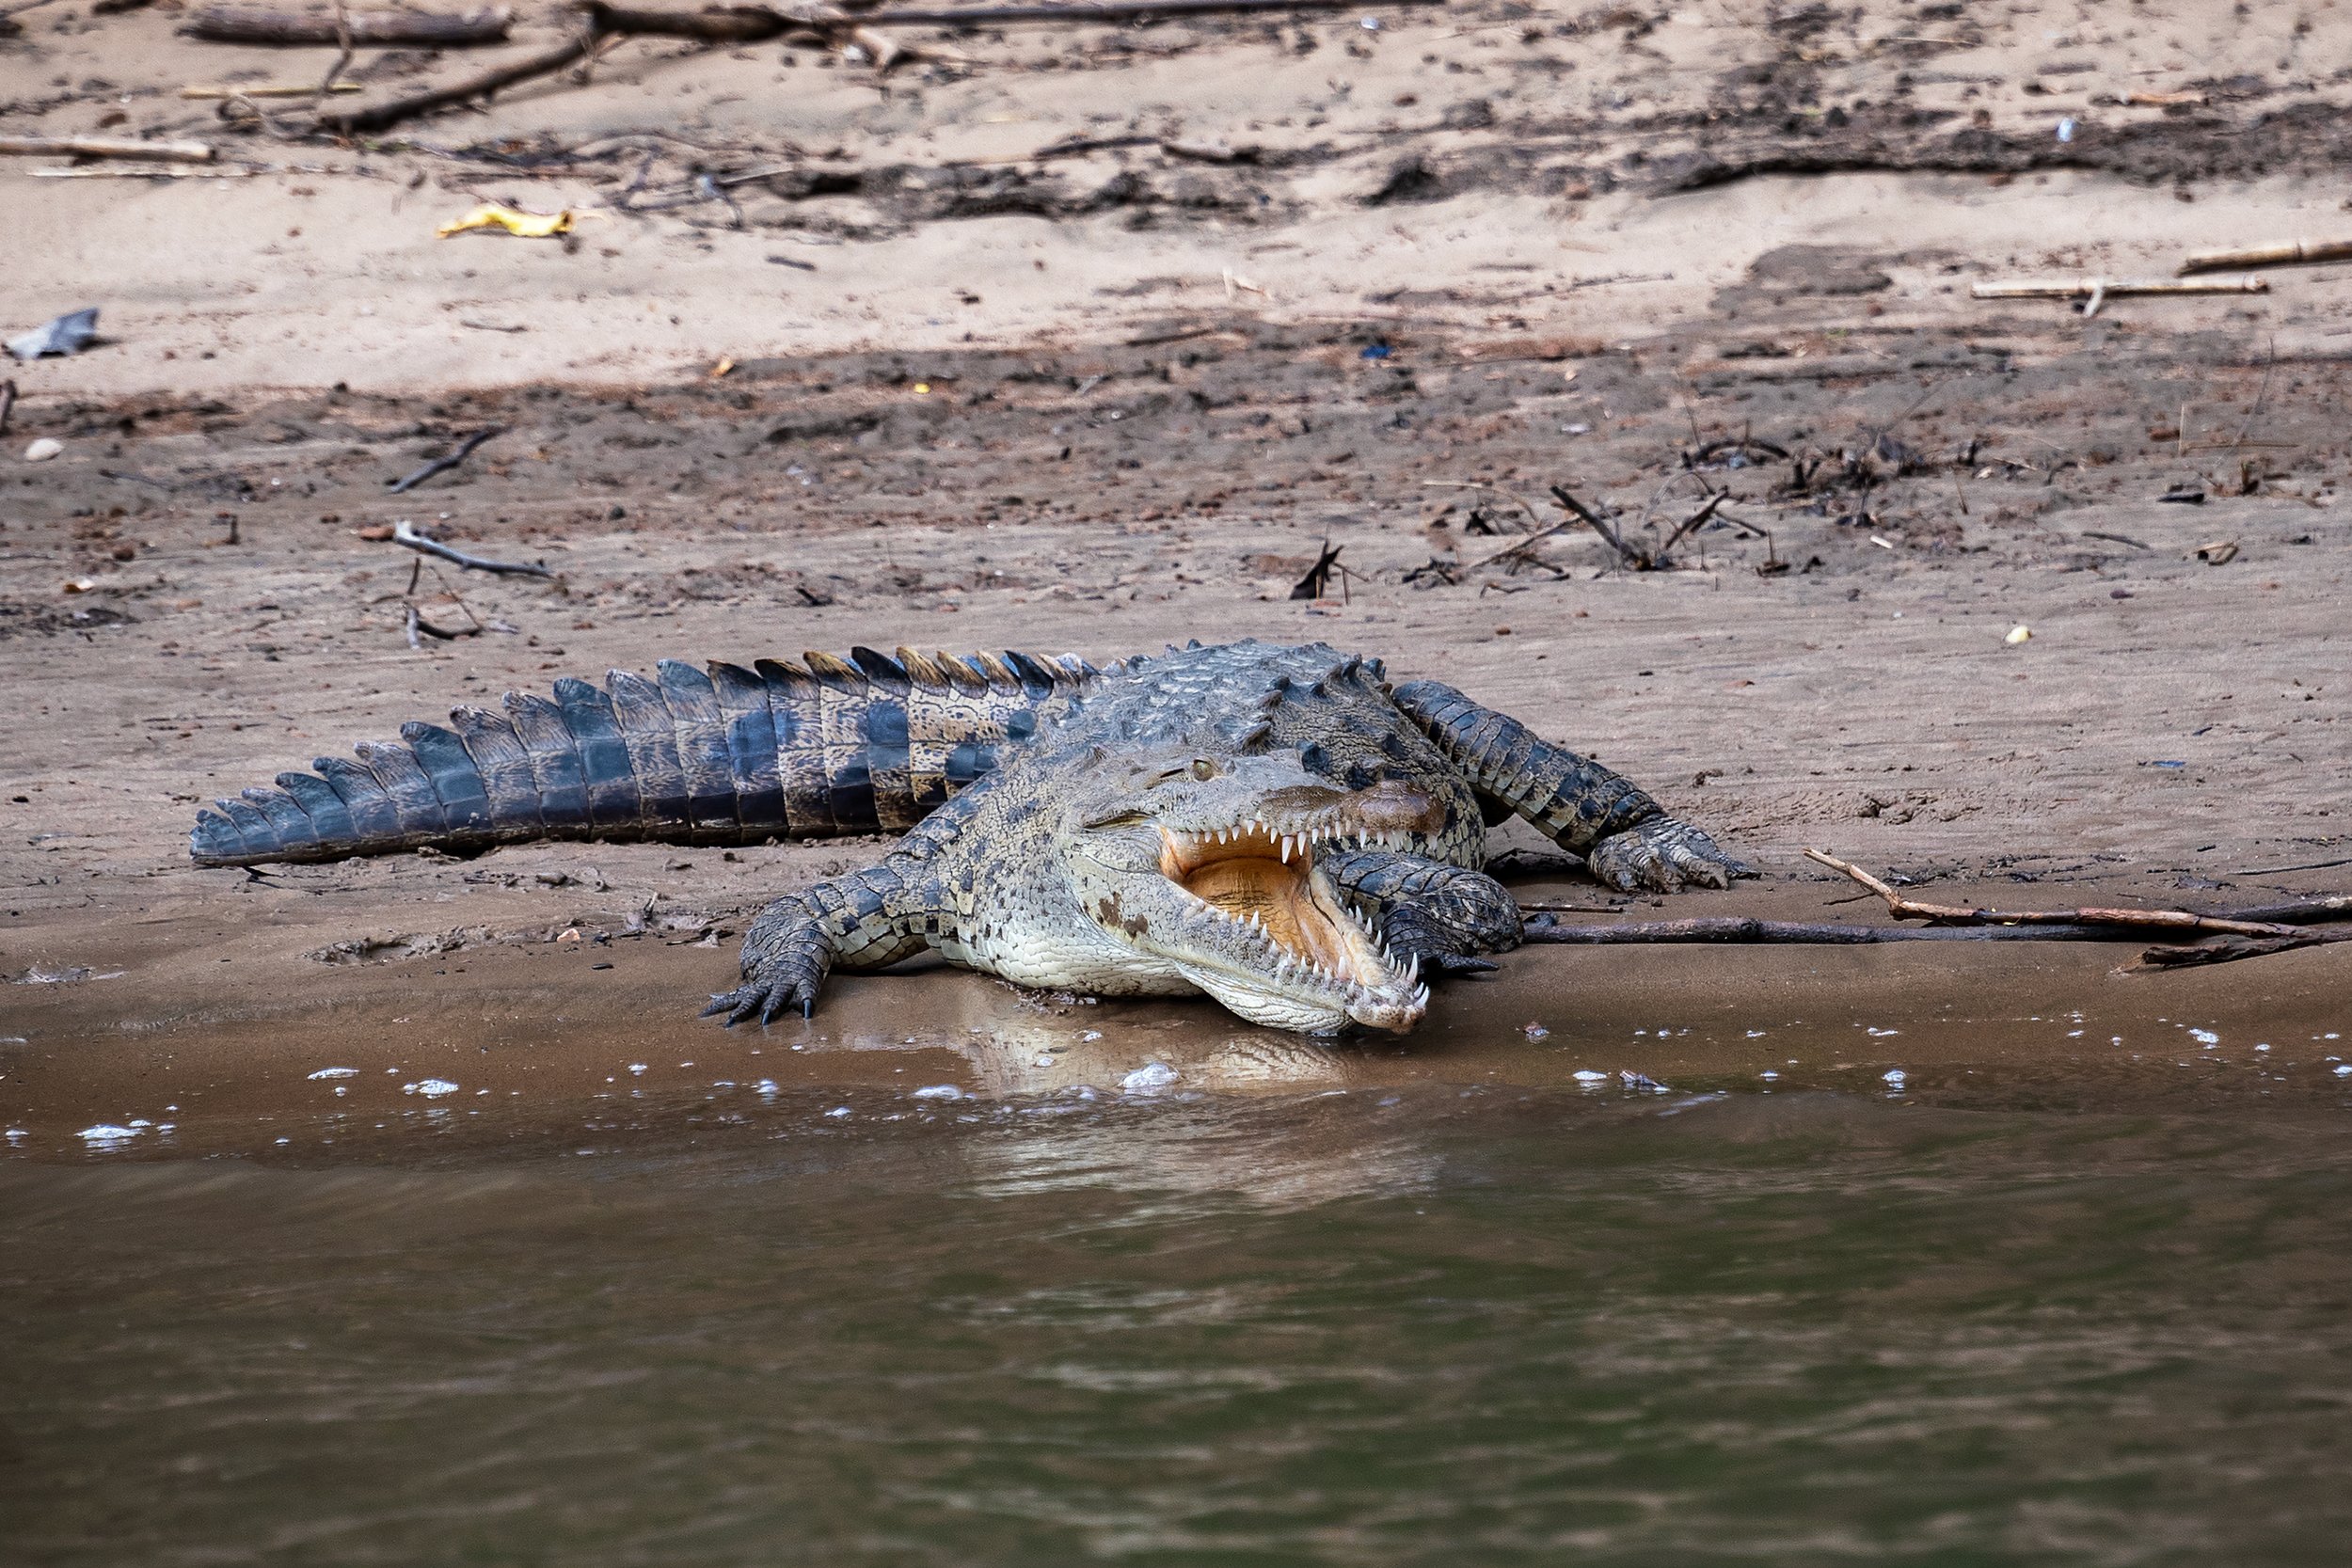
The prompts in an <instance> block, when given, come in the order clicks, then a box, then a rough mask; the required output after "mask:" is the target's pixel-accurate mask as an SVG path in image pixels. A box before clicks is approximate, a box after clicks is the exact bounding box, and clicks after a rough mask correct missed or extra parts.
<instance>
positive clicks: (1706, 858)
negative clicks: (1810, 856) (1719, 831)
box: [1584, 816, 1759, 893]
mask: <svg viewBox="0 0 2352 1568" xmlns="http://www.w3.org/2000/svg"><path fill="white" fill-rule="evenodd" d="M1584 863H1585V864H1586V865H1587V866H1588V867H1589V868H1590V869H1591V870H1592V873H1593V875H1594V876H1595V877H1597V878H1598V879H1600V880H1602V881H1604V882H1606V883H1608V884H1609V885H1610V886H1611V887H1613V888H1615V889H1616V890H1617V891H1618V892H1619V893H1634V892H1638V891H1640V890H1642V889H1644V888H1647V889H1650V890H1653V891H1655V892H1659V893H1672V892H1674V891H1675V890H1676V889H1677V888H1684V887H1718V888H1721V887H1729V886H1730V885H1731V884H1732V881H1733V879H1736V878H1740V877H1754V876H1756V875H1758V874H1759V873H1758V872H1757V871H1756V867H1754V866H1752V865H1750V864H1748V863H1746V862H1745V861H1741V860H1737V859H1735V858H1733V857H1732V856H1730V855H1727V854H1725V853H1724V851H1723V850H1722V849H1720V848H1718V847H1716V844H1715V841H1714V840H1713V839H1711V838H1709V837H1708V836H1707V835H1706V834H1705V833H1703V832H1700V831H1699V830H1698V829H1696V828H1693V827H1692V826H1691V825H1690V824H1689V823H1688V822H1682V821H1678V820H1677V819H1676V818H1674V817H1671V816H1653V817H1651V818H1650V819H1649V820H1648V821H1646V822H1644V823H1642V824H1641V825H1640V826H1639V827H1635V828H1629V829H1627V830H1626V831H1625V832H1621V833H1613V834H1612V835H1611V836H1609V837H1607V838H1604V839H1602V840H1601V841H1600V842H1599V843H1598V844H1596V845H1594V846H1593V847H1592V848H1591V849H1590V850H1589V851H1587V852H1586V854H1585V857H1584Z"/></svg>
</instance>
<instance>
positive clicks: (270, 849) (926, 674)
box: [188, 648, 1100, 865]
mask: <svg viewBox="0 0 2352 1568" xmlns="http://www.w3.org/2000/svg"><path fill="white" fill-rule="evenodd" d="M1099 674H1100V672H1099V671H1097V670H1096V669H1095V668H1094V666H1092V665H1090V664H1089V663H1087V662H1086V661H1085V660H1084V659H1081V658H1077V657H1073V656H1070V655H1065V656H1063V657H1060V658H1051V659H1049V658H1039V657H1032V656H1030V655H1027V654H1019V653H1008V654H1004V655H1001V656H998V655H993V654H974V655H965V656H955V655H948V654H944V653H918V652H915V651H914V650H911V649H906V648H901V649H899V650H898V654H897V655H896V656H895V657H894V656H891V655H888V654H882V653H878V652H876V651H875V650H874V649H871V648H856V649H852V650H851V651H850V657H848V658H839V657H834V656H833V655H831V654H820V653H812V654H807V655H803V659H802V661H801V662H799V663H794V662H791V661H788V660H774V659H762V660H760V661H758V663H757V664H756V666H755V668H753V669H749V670H746V669H743V668H742V667H740V666H739V665H734V664H712V665H709V666H708V667H707V668H706V669H696V668H695V667H694V666H692V665H691V664H684V663H680V662H678V661H676V660H675V659H664V660H662V661H661V663H660V666H659V667H658V668H657V670H656V673H655V675H654V677H653V678H651V679H648V678H646V677H645V676H643V675H637V674H631V673H628V672H627V671H618V670H616V671H614V672H612V673H611V674H610V675H608V676H607V677H606V680H605V684H604V686H603V687H602V688H601V689H599V688H597V687H596V686H592V685H590V684H589V683H588V682H586V681H583V680H576V679H570V678H566V679H564V680H559V681H557V682H556V683H555V689H554V691H553V694H552V695H551V697H539V696H532V695H529V694H526V693H518V692H509V693H508V694H507V696H506V698H505V700H504V702H503V704H502V709H503V711H502V712H499V713H491V712H486V711H485V710H483V709H481V708H458V709H455V710H454V711H453V713H452V714H451V715H450V723H449V724H448V726H446V727H444V726H442V725H438V724H421V723H410V724H404V725H402V726H401V731H400V739H399V740H397V741H378V742H363V743H361V744H360V745H359V746H358V748H356V750H355V752H354V755H353V757H352V758H350V759H345V758H341V757H321V758H319V759H317V761H315V762H314V763H312V765H311V766H312V768H314V769H315V771H314V772H310V773H280V774H279V775H278V780H277V787H276V788H273V789H248V790H246V791H244V792H243V793H242V794H241V795H240V796H238V797H237V798H236V799H234V800H217V801H215V802H214V804H215V806H216V807H217V808H218V809H217V810H215V811H205V812H199V814H198V816H197V822H196V829H195V832H193V833H192V834H191V835H190V838H189V845H188V850H189V855H190V857H191V858H192V859H193V860H194V861H195V862H196V863H197V864H199V865H254V864H260V863H264V862H270V861H332V860H342V859H344V858H346V857H349V856H354V855H378V854H389V853H392V852H394V851H397V850H403V849H417V848H427V847H430V848H435V849H440V850H445V851H449V852H453V853H467V852H471V851H475V850H480V849H486V848H489V847H492V846H494V845H500V844H520V843H526V842H530V841H532V840H537V839H600V840H606V841H613V842H629V841H646V842H654V843H662V844H696V845H729V844H758V843H762V842H764V841H766V840H768V839H771V838H824V837H831V836H834V835H838V834H844V833H859V832H903V831H905V830H906V829H908V828H911V827H913V826H914V824H915V823H917V822H919V821H921V820H922V819H923V818H924V817H925V816H928V815H930V812H931V811H932V810H934V809H935V808H937V807H938V806H939V805H941V804H942V803H944V802H945V801H946V800H947V799H948V798H949V797H950V796H952V795H953V794H955V792H956V791H958V790H960V789H961V788H962V787H963V786H964V785H966V784H970V783H972V782H973V781H974V780H976V779H978V778H980V777H981V776H983V775H984V774H986V773H987V772H988V771H989V770H990V769H991V768H993V767H994V766H995V765H996V760H997V757H998V754H999V752H1000V750H1001V749H1002V748H1004V747H1006V746H1008V745H1011V744H1016V743H1018V742H1019V741H1020V740H1022V739H1023V738H1025V736H1028V735H1029V734H1031V733H1032V732H1033V731H1034V730H1035V729H1036V728H1037V726H1038V724H1039V722H1040V721H1041V716H1042V715H1043V714H1044V713H1045V712H1046V711H1047V710H1048V709H1049V708H1050V707H1052V706H1053V705H1055V704H1057V703H1059V702H1062V701H1065V700H1066V699H1068V698H1070V697H1072V696H1073V695H1075V694H1076V693H1077V692H1079V691H1080V690H1082V689H1084V688H1085V687H1086V686H1087V685H1088V684H1089V683H1090V682H1091V681H1093V680H1094V679H1096V678H1097V677H1098V676H1099Z"/></svg>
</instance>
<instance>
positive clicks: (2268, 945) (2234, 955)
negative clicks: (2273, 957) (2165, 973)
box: [2131, 931, 2352, 969]
mask: <svg viewBox="0 0 2352 1568" xmlns="http://www.w3.org/2000/svg"><path fill="white" fill-rule="evenodd" d="M2329 942H2352V931H2297V932H2296V933H2295V935H2293V936H2291V937H2224V938H2222V939H2221V940H2220V941H2219V942H2201V943H2200V944H2199V945H2197V946H2195V947H2151V948H2149V949H2148V950H2146V951H2145V952H2143V953H2141V954H2140V956H2139V962H2138V963H2137V964H2135V965H2133V966H2131V967H2133V968H2136V969H2186V968H2189V967H2190V966H2192V965H2195V964H2226V963H2234V962H2236V961H2237V960H2238V959H2240V958H2263V957H2265V955H2267V954H2271V953H2289V952H2293V951H2294V950H2295V949H2296V948H2298V947H2320V946H2325V945H2326V944H2328V943H2329Z"/></svg>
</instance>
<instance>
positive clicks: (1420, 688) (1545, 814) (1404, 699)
mask: <svg viewBox="0 0 2352 1568" xmlns="http://www.w3.org/2000/svg"><path fill="white" fill-rule="evenodd" d="M1393 696H1394V701H1395V703H1396V705H1397V707H1398V708H1399V709H1400V710H1402V711H1403V712H1404V713H1405V715H1406V717H1407V718H1409V719H1411V720H1412V721H1413V722H1414V723H1415V724H1417V725H1419V726H1420V727H1421V728H1422V730H1423V731H1425V732H1426V733H1427V734H1428V736H1429V737H1430V739H1432V740H1434V741H1435V742H1437V745H1438V750H1439V751H1440V752H1444V753H1445V755H1446V758H1447V760H1448V761H1450V762H1452V763H1453V764H1454V766H1455V767H1456V768H1460V769H1461V770H1462V773H1463V775H1464V776H1465V777H1467V778H1468V779H1469V780H1470V784H1471V786H1472V787H1473V788H1475V789H1476V790H1477V791H1478V793H1479V794H1480V796H1481V797H1482V798H1485V799H1491V800H1496V801H1499V802H1501V803H1502V805H1504V806H1506V807H1508V808H1509V809H1510V810H1511V811H1513V812H1516V813H1517V814H1518V815H1519V816H1522V817H1524V818H1526V820H1527V821H1528V822H1529V823H1531V824H1532V825H1533V826H1534V828H1535V830H1536V832H1540V833H1542V834H1543V835H1544V836H1545V837H1547V838H1549V839H1550V840H1551V841H1552V842H1553V843H1554V844H1557V845H1559V846H1560V847H1562V848H1564V849H1566V850H1569V851H1571V852H1573V853H1576V854H1580V855H1582V856H1583V857H1584V863H1585V864H1586V865H1588V866H1590V867H1591V868H1592V872H1593V875H1594V876H1596V877H1597V878H1599V879H1601V880H1602V881H1604V882H1607V883H1608V884H1609V885H1610V886H1612V887H1613V888H1617V889H1620V890H1621V891H1626V892H1630V891H1632V890H1633V889H1635V888H1638V887H1651V888H1659V889H1673V888H1677V887H1685V886H1688V885H1690V884H1692V883H1698V884H1701V885H1703V886H1707V887H1729V886H1730V885H1731V880H1732V879H1733V878H1735V877H1753V876H1755V875H1756V870H1755V868H1754V867H1752V866H1750V865H1748V864H1746V863H1743V862H1741V861H1739V860H1736V859H1734V858H1733V857H1731V856H1729V855H1727V854H1725V853H1724V851H1723V850H1722V849H1720V848H1718V847H1716V845H1715V841H1714V840H1713V839H1711V838H1708V836H1707V834H1705V833H1704V832H1700V831H1699V830H1698V829H1696V828H1693V827H1692V826H1691V825H1690V824H1689V823H1687V822H1684V821H1681V820H1679V819H1678V818H1676V817H1673V816H1667V815H1666V812H1665V809H1664V808H1663V807H1661V805H1659V803H1658V802H1657V801H1656V800H1651V799H1650V797H1649V796H1648V795H1646V794H1645V793H1644V792H1643V791H1642V790H1641V789H1640V788H1639V787H1638V786H1636V785H1635V784H1633V783H1632V782H1631V781H1630V780H1628V779H1625V778H1621V777H1619V776H1618V775H1617V774H1615V773H1613V772H1611V771H1610V770H1609V769H1608V768H1603V767H1602V766H1601V765H1600V764H1598V763H1597V762H1594V761H1593V760H1591V759H1590V758H1589V757H1581V756H1578V755H1577V754H1576V753H1575V752H1571V751H1569V750H1567V749H1566V748H1565V747H1564V746H1554V745H1553V744H1551V742H1549V741H1548V740H1546V739H1544V738H1543V737H1542V736H1537V735H1535V734H1534V733H1533V732H1531V731H1530V730H1529V729H1528V727H1527V726H1526V725H1524V724H1522V723H1520V722H1519V721H1518V720H1516V719H1514V718H1512V717H1511V716H1510V715H1509V714H1506V713H1497V712H1496V711H1495V710H1494V709H1492V708H1489V707H1481V706H1480V705H1478V704H1476V703H1474V702H1472V701H1470V699H1469V698H1468V697H1465V696H1463V695H1462V694H1461V693H1460V692H1459V691H1456V690H1454V688H1452V687H1450V686H1444V685H1440V684H1439V683H1438V682H1437V681H1414V682H1412V683H1410V684H1409V685H1406V686H1400V687H1398V688H1397V689H1396V690H1395V692H1394V694H1393Z"/></svg>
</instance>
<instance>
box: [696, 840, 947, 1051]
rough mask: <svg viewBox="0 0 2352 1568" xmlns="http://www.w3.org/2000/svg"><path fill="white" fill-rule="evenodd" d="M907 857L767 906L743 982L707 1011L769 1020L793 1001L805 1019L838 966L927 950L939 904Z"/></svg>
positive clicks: (755, 927) (746, 939)
mask: <svg viewBox="0 0 2352 1568" xmlns="http://www.w3.org/2000/svg"><path fill="white" fill-rule="evenodd" d="M907 861H908V857H906V856H904V855H902V854H894V855H891V856H890V857H889V858H887V859H885V860H884V861H883V862H882V863H881V864H879V865H869V866H866V867H865V868H864V869H863V870H859V871H852V872H850V874H849V875H848V876H846V877H837V878H835V879H833V880H831V881H826V882H819V883H818V884H817V885H816V886H815V887H812V888H809V889H808V890H806V891H805V892H802V893H787V894H786V895H784V896H783V897H781V898H779V899H777V900H776V901H775V902H774V903H772V904H771V905H769V906H768V907H767V908H766V909H765V910H762V911H760V914H759V918H758V919H756V920H755V921H753V922H752V927H751V929H750V930H749V931H747V932H745V933H744V936H743V960H742V974H743V983H742V984H741V985H740V986H738V987H737V988H736V989H735V990H731V991H728V992H726V993H725V994H723V995H721V996H714V997H712V998H711V999H710V1006H707V1007H705V1008H704V1009H703V1016H704V1017H705V1018H708V1017H710V1016H711V1015H713V1014H715V1013H724V1014H725V1015H726V1022H727V1026H728V1027H729V1028H732V1027H734V1026H735V1025H736V1024H738V1023H740V1022H744V1021H745V1020H747V1019H757V1020H758V1021H759V1022H762V1023H766V1022H768V1021H769V1020H771V1019H772V1018H774V1017H775V1016H776V1015H777V1014H778V1013H780V1012H783V1011H784V1010H785V1009H786V1008H787V1007H798V1008H800V1010H801V1016H802V1017H803V1018H805V1017H807V1016H808V1015H809V1014H810V1013H811V1012H813V1011H814V1010H815V1008H816V1006H817V992H818V990H819V989H821V988H822V987H823V985H824V983H825V976H826V974H829V973H830V972H831V971H833V970H834V968H835V967H839V968H842V969H846V970H850V971H852V972H855V971H859V970H871V969H883V968H886V967H888V966H889V965H891V964H894V963H897V962H898V960H899V959H901V958H911V957H913V956H914V954H916V953H919V952H921V951H922V950H923V948H924V947H925V945H927V943H926V940H925V929H924V928H925V923H926V919H927V917H929V916H930V915H932V914H933V913H935V912H936V907H935V903H934V901H933V900H931V899H930V898H928V897H926V896H924V895H922V893H920V892H919V891H918V889H919V888H920V887H921V885H922V882H923V881H926V880H928V879H920V878H914V879H911V878H910V877H909V875H908V872H910V871H912V870H914V867H913V866H912V865H911V864H908V863H906V862H907ZM934 924H935V922H934Z"/></svg>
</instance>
